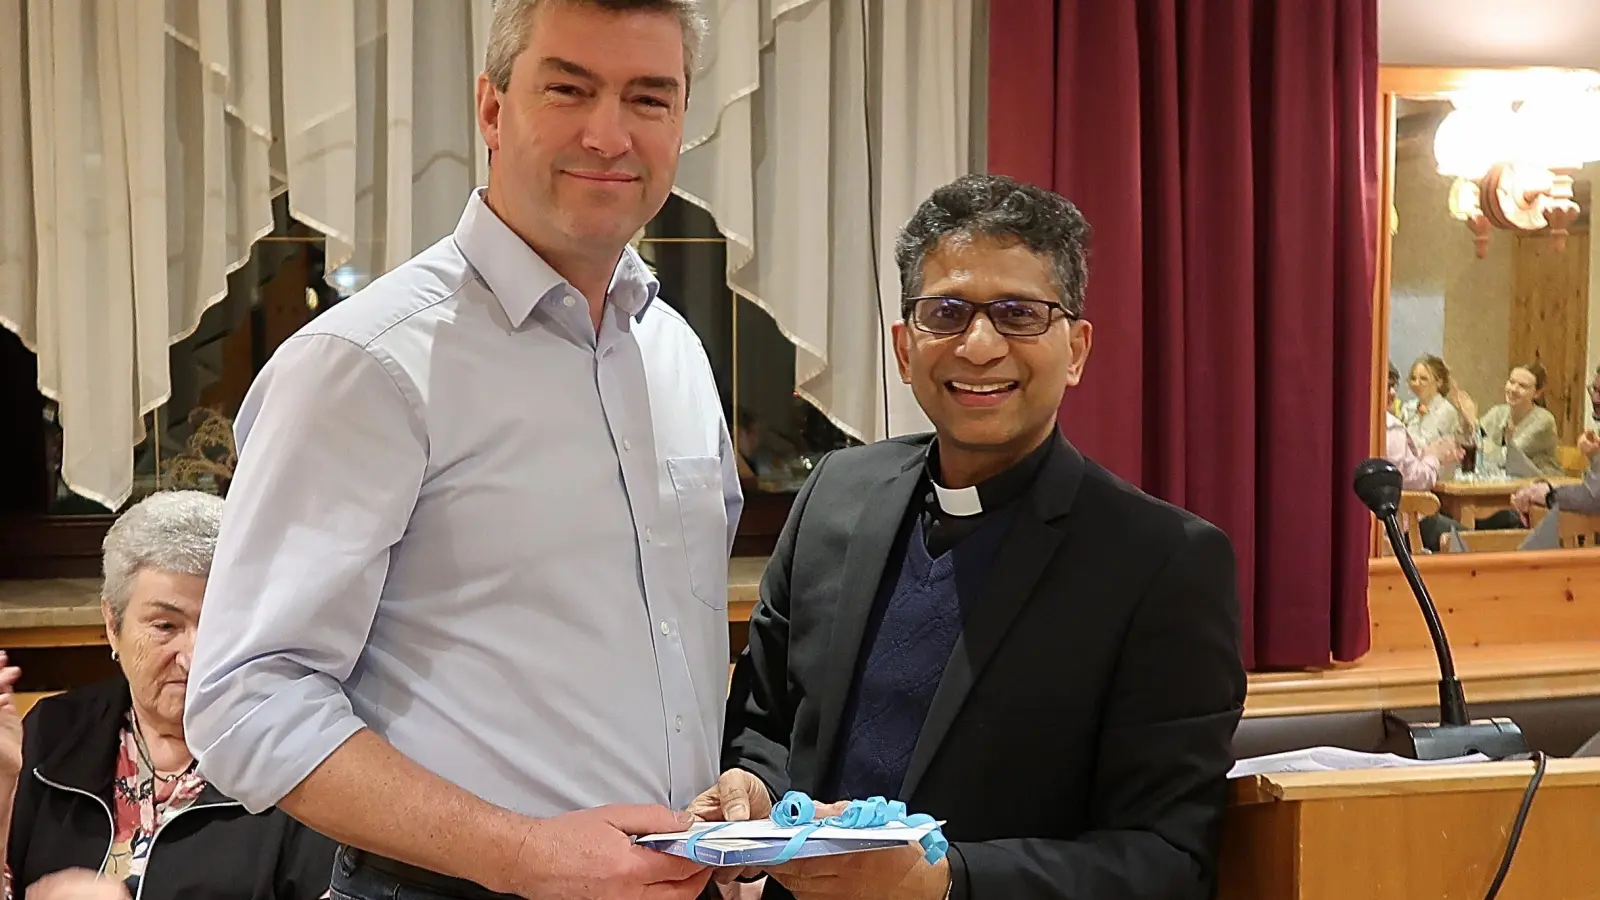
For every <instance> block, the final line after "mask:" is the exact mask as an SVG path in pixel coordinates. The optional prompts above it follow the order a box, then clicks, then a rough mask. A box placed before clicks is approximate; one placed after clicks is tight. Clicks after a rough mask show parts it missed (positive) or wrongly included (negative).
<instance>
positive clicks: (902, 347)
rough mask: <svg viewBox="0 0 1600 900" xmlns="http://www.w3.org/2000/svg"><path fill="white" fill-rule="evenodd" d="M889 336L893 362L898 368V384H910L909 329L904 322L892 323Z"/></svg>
mask: <svg viewBox="0 0 1600 900" xmlns="http://www.w3.org/2000/svg"><path fill="white" fill-rule="evenodd" d="M889 332H890V336H891V337H893V338H894V361H895V365H897V366H899V367H900V383H901V384H910V383H911V329H909V328H907V327H906V323H905V320H903V319H902V320H901V321H899V322H896V323H894V324H893V325H891V326H890V327H889Z"/></svg>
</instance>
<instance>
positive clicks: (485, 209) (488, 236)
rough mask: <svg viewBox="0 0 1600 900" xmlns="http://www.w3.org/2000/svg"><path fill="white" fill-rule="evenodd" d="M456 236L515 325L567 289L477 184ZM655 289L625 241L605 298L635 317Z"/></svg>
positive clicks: (652, 277) (658, 285)
mask: <svg viewBox="0 0 1600 900" xmlns="http://www.w3.org/2000/svg"><path fill="white" fill-rule="evenodd" d="M455 242H456V246H457V247H458V248H460V250H461V255H462V256H464V257H466V259H467V262H468V263H470V264H471V265H472V268H474V269H476V270H477V272H478V275H479V276H480V277H482V278H483V281H484V284H486V285H488V287H489V291H490V293H492V294H494V296H495V299H497V300H499V301H500V306H501V308H502V309H504V310H505V313H506V318H508V319H510V320H511V325H512V327H514V328H516V327H521V325H522V323H523V322H524V321H525V320H526V319H527V318H528V315H529V314H530V313H532V312H533V309H534V307H536V306H538V305H539V304H540V303H541V302H543V301H544V300H545V299H546V298H547V297H552V296H555V297H559V296H561V295H562V294H564V293H566V292H567V291H569V290H571V289H572V287H571V285H570V284H568V283H567V280H566V279H565V278H562V277H561V274H560V273H559V272H557V271H556V270H555V269H553V268H551V266H550V264H549V263H547V262H545V261H544V259H543V258H542V257H540V256H539V254H538V253H536V252H534V250H533V248H531V247H529V246H528V245H527V244H526V243H524V242H523V240H522V238H520V237H518V236H517V233H516V232H514V231H512V230H511V228H510V226H508V225H506V223H505V222H503V221H501V219H500V217H499V216H498V215H495V212H494V210H492V209H490V208H489V204H487V203H485V202H484V200H483V189H482V188H478V189H476V190H474V191H473V192H472V195H471V196H470V197H468V198H467V208H466V209H464V210H462V212H461V221H460V222H458V223H456V230H455ZM660 289H661V282H660V281H658V280H657V279H656V277H655V275H654V274H652V273H651V271H650V267H649V266H647V265H645V263H644V260H643V259H640V258H639V254H638V253H637V252H635V251H634V249H633V248H632V247H625V248H623V251H622V257H621V259H619V260H617V268H616V270H615V271H614V272H612V274H611V285H610V287H609V288H607V290H606V302H607V303H610V304H613V305H615V306H616V307H617V308H618V309H620V310H622V312H624V313H626V314H627V315H629V316H632V317H633V318H634V320H635V321H637V320H639V319H641V318H643V317H644V313H645V310H646V309H648V308H649V307H650V304H651V302H653V301H654V300H655V298H656V294H657V293H659V291H660Z"/></svg>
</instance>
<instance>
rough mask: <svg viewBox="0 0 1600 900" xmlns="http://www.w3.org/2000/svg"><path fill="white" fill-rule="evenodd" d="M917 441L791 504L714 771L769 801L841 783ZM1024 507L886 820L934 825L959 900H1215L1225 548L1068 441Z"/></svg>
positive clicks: (1234, 715) (915, 468)
mask: <svg viewBox="0 0 1600 900" xmlns="http://www.w3.org/2000/svg"><path fill="white" fill-rule="evenodd" d="M930 441H931V436H929V435H920V436H915V437H907V438H900V439H895V440H890V441H883V442H880V443H876V444H871V445H869V446H865V447H856V448H852V449H848V450H840V451H836V452H834V453H832V454H830V455H828V456H827V457H825V458H824V460H823V462H822V463H821V464H820V465H819V466H818V467H817V469H816V471H814V472H813V473H812V475H811V478H810V480H808V481H807V482H806V485H805V487H804V488H802V489H801V491H800V494H799V495H798V496H797V497H796V498H795V503H794V507H793V509H792V511H791V512H790V515H789V520H788V522H787V524H786V525H785V526H784V530H783V533H782V535H781V536H780V537H779V539H778V543H777V547H776V549H775V551H774V553H773V555H772V560H771V562H770V564H769V565H768V566H767V570H766V573H765V575H764V576H763V578H762V582H761V599H760V602H759V603H758V604H757V605H756V607H755V609H754V611H753V612H752V614H751V618H750V644H749V647H748V648H747V649H746V650H745V651H744V653H743V654H742V655H741V656H740V657H739V661H738V665H737V667H736V669H735V671H734V676H733V685H732V689H731V693H730V696H729V699H728V721H727V730H726V743H725V746H724V754H723V765H724V767H725V768H734V767H739V768H745V769H748V770H750V771H751V772H754V773H755V774H757V775H758V776H760V777H761V778H762V779H763V780H764V781H766V783H767V785H768V787H770V788H771V789H772V791H773V793H774V795H775V796H781V795H782V794H783V793H784V792H785V791H787V790H791V789H793V790H800V791H805V792H807V793H810V794H814V793H815V791H816V790H817V789H818V786H819V785H820V784H821V783H822V782H823V780H824V779H825V778H826V777H827V775H828V773H829V771H830V768H831V767H832V766H833V764H834V762H835V749H836V745H837V743H838V737H839V730H840V728H841V727H842V725H841V717H842V712H843V709H844V706H845V702H846V698H847V696H848V694H849V691H850V688H851V681H852V679H853V678H854V676H855V671H856V668H857V661H858V659H859V657H860V654H861V653H862V646H861V644H862V632H863V629H864V626H865V624H866V620H867V617H868V614H869V612H870V610H871V608H872V605H873V601H874V597H875V594H876V592H877V590H878V586H879V583H880V581H881V580H882V579H883V578H884V577H891V578H892V577H895V576H896V574H897V573H895V572H889V573H887V574H886V573H885V568H886V562H887V556H888V554H889V552H890V548H891V546H892V545H893V543H894V540H895V535H896V532H897V531H898V529H899V528H900V527H901V523H902V521H903V520H904V518H905V515H906V511H907V507H908V504H909V503H910V502H911V499H912V494H913V491H914V490H915V488H916V486H917V484H918V481H919V478H920V477H921V474H922V467H923V461H924V458H925V456H926V453H927V449H928V446H929V443H930ZM1019 502H1020V503H1022V508H1021V509H1020V510H1019V514H1018V516H1017V518H1016V520H1015V524H1014V526H1013V528H1012V531H1011V533H1010V535H1009V536H1008V538H1007V539H1006V542H1005V544H1004V545H1003V547H1002V548H1001V550H1000V552H999V554H998V556H997V557H996V559H995V562H994V565H993V569H992V571H991V573H990V575H989V576H988V579H987V581H986V582H985V587H984V592H983V595H982V598H981V600H980V601H979V603H978V604H977V606H976V608H974V609H973V611H972V612H971V613H969V615H968V619H967V621H966V624H965V628H964V630H963V634H962V636H961V638H960V640H959V641H958V643H957V644H956V648H955V651H954V652H953V653H952V655H951V659H950V662H949V664H948V665H947V666H946V668H945V671H944V676H943V679H942V680H941V681H940V682H939V686H938V689H937V693H936V694H935V696H934V699H933V704H932V707H931V708H930V710H929V712H928V717H927V720H926V722H925V724H924V725H923V729H922V732H921V735H920V736H919V738H918V741H917V745H916V750H915V752H914V754H913V756H912V759H911V764H910V768H909V771H908V772H907V774H906V779H905V784H904V787H903V789H902V791H901V795H900V797H899V799H902V800H905V801H906V803H907V806H908V807H909V808H910V811H911V812H922V813H929V814H931V815H933V816H935V817H936V818H940V819H947V820H949V821H948V824H947V825H946V826H945V828H944V833H945V836H946V837H947V838H949V839H950V841H951V848H952V850H951V854H950V860H951V871H952V875H953V878H954V882H955V883H954V888H953V896H955V897H971V898H978V900H1028V898H1040V900H1044V898H1060V900H1067V898H1071V900H1158V898H1159V900H1180V898H1181V900H1187V898H1204V897H1208V896H1210V893H1211V889H1212V884H1213V881H1214V872H1213V870H1214V866H1215V860H1216V852H1217V841H1218V831H1219V827H1220V822H1221V816H1222V811H1223V807H1224V804H1225V801H1226V783H1225V780H1224V778H1225V775H1226V773H1227V770H1228V768H1229V766H1230V765H1231V763H1232V759H1233V757H1232V752H1231V748H1230V744H1231V740H1232V736H1233V731H1234V728H1235V726H1236V725H1237V724H1238V720H1239V716H1240V713H1241V711H1242V709H1243V705H1244V695H1245V676H1244V670H1243V667H1242V666H1241V664H1240V655H1239V604H1238V597H1237V590H1236V585H1235V576H1234V559H1233V550H1232V547H1231V545H1230V544H1229V542H1228V539H1227V537H1226V536H1225V535H1224V534H1223V533H1222V532H1221V531H1219V530H1218V529H1217V528H1215V527H1213V526H1212V525H1210V524H1208V523H1206V522H1204V521H1202V520H1201V519H1199V518H1197V517H1195V516H1193V515H1190V514H1189V513H1187V512H1184V511H1183V510H1180V509H1177V508H1175V507H1173V506H1170V505H1168V504H1165V503H1162V502H1161V501H1159V500H1156V499H1154V498H1152V497H1149V496H1148V495H1146V494H1143V493H1141V492H1139V491H1138V490H1137V489H1135V488H1133V487H1132V486H1130V485H1128V484H1126V483H1124V482H1122V481H1120V480H1119V479H1117V478H1116V477H1115V476H1113V475H1111V474H1110V473H1109V472H1107V471H1106V470H1104V469H1102V468H1101V467H1100V466H1098V465H1096V464H1095V463H1093V462H1091V461H1088V460H1086V459H1085V458H1084V457H1083V456H1082V455H1081V454H1079V453H1078V451H1077V450H1076V449H1074V448H1073V447H1072V446H1071V445H1070V444H1068V443H1066V442H1065V441H1064V440H1063V441H1062V446H1061V447H1059V448H1057V452H1054V453H1052V454H1051V456H1050V458H1049V463H1048V464H1047V465H1046V467H1045V468H1044V469H1043V470H1042V471H1041V472H1040V474H1039V476H1038V480H1037V481H1036V483H1035V485H1034V487H1033V489H1032V490H1031V492H1030V493H1029V494H1028V495H1027V496H1025V497H1024V498H1023V499H1022V500H1021V501H1019ZM817 799H818V800H819V801H822V800H836V799H845V798H829V797H819V798H817ZM766 896H767V897H768V898H773V897H780V898H787V897H788V896H789V894H788V892H787V891H785V890H783V889H782V888H781V887H780V886H778V885H776V884H774V883H773V882H771V881H769V882H768V888H767V891H766Z"/></svg>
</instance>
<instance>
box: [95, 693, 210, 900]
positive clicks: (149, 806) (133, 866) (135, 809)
mask: <svg viewBox="0 0 1600 900" xmlns="http://www.w3.org/2000/svg"><path fill="white" fill-rule="evenodd" d="M121 742H122V752H120V753H118V754H117V777H116V779H115V780H114V781H113V782H112V784H111V800H112V817H113V818H114V819H115V820H116V828H117V832H116V835H115V836H114V837H113V838H112V841H111V855H110V857H109V858H108V859H107V860H106V869H105V875H106V877H108V878H115V879H117V880H118V881H124V882H127V885H128V893H129V894H137V893H138V890H139V879H140V878H143V877H144V866H145V861H146V860H148V859H149V857H150V844H151V841H152V839H154V838H155V835H156V832H157V831H158V830H159V829H160V828H161V826H162V825H165V824H166V823H167V822H170V821H171V820H172V818H173V817H174V816H176V815H177V814H178V813H180V812H183V811H184V810H185V809H188V808H189V807H190V806H192V805H193V804H194V801H195V798H196V797H199V796H200V792H201V791H202V790H204V789H205V786H206V783H205V780H204V779H203V778H201V777H200V776H199V775H198V774H196V773H195V770H194V763H190V764H189V768H188V769H186V770H184V772H183V774H181V775H179V776H177V777H176V778H171V777H168V778H157V777H156V775H155V771H154V770H153V769H152V768H151V767H150V762H149V753H147V752H144V747H143V744H144V740H143V738H141V737H140V736H139V730H138V729H137V728H136V727H135V726H134V721H133V713H132V712H130V713H128V727H127V728H124V729H122V736H121Z"/></svg>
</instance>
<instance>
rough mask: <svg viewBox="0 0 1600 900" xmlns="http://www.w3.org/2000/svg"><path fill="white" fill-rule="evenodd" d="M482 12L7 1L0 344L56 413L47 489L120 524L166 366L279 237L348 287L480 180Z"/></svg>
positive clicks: (0, 34) (3, 12)
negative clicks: (308, 237) (351, 274)
mask: <svg viewBox="0 0 1600 900" xmlns="http://www.w3.org/2000/svg"><path fill="white" fill-rule="evenodd" d="M491 12H492V0H78V2H71V3H68V2H52V0H13V2H8V3H0V325H3V326H4V327H6V328H8V329H10V330H12V331H14V332H16V333H17V335H18V336H20V337H21V338H22V340H23V342H24V343H25V344H27V346H28V347H29V348H30V349H32V350H33V351H34V352H35V353H37V354H38V357H39V388H40V390H41V391H42V392H43V393H44V394H45V395H46V396H48V397H50V398H51V399H53V400H55V401H57V403H58V404H59V415H60V417H61V424H62V428H63V451H62V452H63V459H62V474H63V477H64V479H65V480H66V482H67V484H68V486H70V487H71V488H72V489H73V490H74V491H76V492H78V493H79V494H82V495H83V496H85V497H89V498H91V499H93V500H95V501H97V502H99V503H102V504H104V505H106V506H108V507H111V508H116V507H119V506H120V505H121V504H122V503H123V502H124V501H125V500H126V499H127V498H128V496H129V494H130V492H131V490H132V484H133V457H132V447H133V446H134V444H136V443H137V442H138V441H139V440H140V439H142V436H143V427H142V421H143V419H142V417H143V415H144V414H145V413H148V412H149V411H151V410H153V409H155V408H157V407H158V406H160V405H161V404H162V403H164V402H165V401H166V399H167V397H168V396H169V395H170V393H171V373H170V372H169V371H168V357H167V347H168V346H169V345H170V344H171V343H173V342H174V341H177V340H180V339H182V338H183V337H184V336H186V335H187V334H189V333H190V332H192V331H193V330H194V329H195V328H196V327H197V325H198V323H199V320H200V315H201V314H202V313H203V312H204V311H205V310H206V309H207V308H208V307H210V306H211V305H212V304H214V303H216V302H217V301H218V300H220V299H221V298H222V297H223V296H224V294H225V293H226V290H227V276H228V273H229V272H231V271H233V270H234V269H236V268H238V267H239V266H241V265H243V264H244V263H245V262H246V261H247V260H248V258H249V256H250V248H251V245H252V244H253V243H254V242H255V241H256V239H257V238H259V237H261V236H263V235H265V234H267V233H268V232H269V231H271V230H272V227H273V218H272V200H273V198H274V197H275V196H277V195H278V194H280V193H282V192H284V191H285V190H287V191H288V193H289V207H290V211H291V213H292V215H293V216H294V217H296V218H298V219H300V220H301V221H303V222H305V223H306V224H308V225H311V226H313V227H315V228H317V229H318V230H320V231H322V232H323V233H324V234H326V235H327V236H328V245H327V268H328V269H329V270H332V269H333V268H335V267H338V266H341V265H344V264H346V263H348V264H349V265H350V266H351V267H352V268H353V269H354V270H355V272H356V273H357V276H358V284H359V283H360V282H363V281H365V280H366V279H369V278H371V277H373V276H375V275H377V274H379V273H381V272H383V271H385V270H387V269H389V268H391V267H393V266H394V265H395V264H396V263H398V262H400V261H402V260H404V259H406V258H407V257H409V256H410V255H411V254H412V253H414V252H415V251H416V250H418V249H420V248H421V247H423V246H426V245H427V244H429V243H431V242H433V241H434V240H437V239H438V238H439V237H441V236H442V235H444V234H447V233H448V232H449V230H450V228H451V227H452V226H453V225H454V223H455V220H456V217H457V215H458V214H459V212H460V208H461V203H462V198H463V197H464V196H465V195H466V193H467V191H468V190H470V189H471V187H472V186H473V185H475V184H480V183H482V182H483V181H484V180H485V178H486V173H485V171H484V169H483V166H484V160H483V153H482V149H481V144H480V141H479V139H478V136H477V131H476V128H475V126H474V117H473V103H472V82H473V78H474V77H475V75H476V73H477V71H478V69H479V68H480V66H481V61H482V55H483V54H482V48H483V45H484V42H485V39H486V36H487V32H488V23H489V18H490V14H491Z"/></svg>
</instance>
